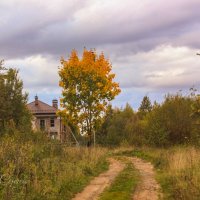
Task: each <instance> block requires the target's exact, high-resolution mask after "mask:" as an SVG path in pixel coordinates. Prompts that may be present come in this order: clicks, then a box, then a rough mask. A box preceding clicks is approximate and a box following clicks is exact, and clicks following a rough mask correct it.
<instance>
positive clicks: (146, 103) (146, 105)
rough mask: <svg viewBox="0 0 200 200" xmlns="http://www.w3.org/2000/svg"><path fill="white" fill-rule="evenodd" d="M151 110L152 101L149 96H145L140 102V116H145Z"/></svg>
mask: <svg viewBox="0 0 200 200" xmlns="http://www.w3.org/2000/svg"><path fill="white" fill-rule="evenodd" d="M151 110H152V105H151V101H150V99H149V97H148V96H144V97H143V99H142V102H141V104H140V107H139V109H138V114H139V117H140V118H143V117H144V116H145V115H146V114H147V113H148V112H150V111H151Z"/></svg>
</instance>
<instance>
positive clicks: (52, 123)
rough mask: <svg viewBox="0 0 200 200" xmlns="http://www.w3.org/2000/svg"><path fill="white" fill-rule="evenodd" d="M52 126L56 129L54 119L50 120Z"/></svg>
mask: <svg viewBox="0 0 200 200" xmlns="http://www.w3.org/2000/svg"><path fill="white" fill-rule="evenodd" d="M50 126H51V127H54V126H55V123H54V119H51V120H50Z"/></svg>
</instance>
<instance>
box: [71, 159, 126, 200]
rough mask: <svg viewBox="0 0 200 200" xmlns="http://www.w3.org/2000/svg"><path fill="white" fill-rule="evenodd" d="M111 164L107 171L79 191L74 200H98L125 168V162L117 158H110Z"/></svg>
mask: <svg viewBox="0 0 200 200" xmlns="http://www.w3.org/2000/svg"><path fill="white" fill-rule="evenodd" d="M109 161H110V166H109V170H108V171H107V172H104V173H102V174H100V175H99V176H98V177H96V178H94V179H93V180H92V181H91V182H90V184H89V185H88V186H86V187H85V189H84V190H83V191H82V192H81V193H78V194H77V195H76V196H75V198H73V200H96V199H98V196H99V195H100V194H101V193H102V192H103V191H104V189H105V188H106V187H108V186H109V185H110V184H111V183H112V182H113V180H114V179H115V177H116V176H117V175H118V174H119V172H121V171H122V170H123V169H124V166H125V165H124V164H123V163H121V162H120V161H117V160H115V159H112V158H111V159H110V160H109Z"/></svg>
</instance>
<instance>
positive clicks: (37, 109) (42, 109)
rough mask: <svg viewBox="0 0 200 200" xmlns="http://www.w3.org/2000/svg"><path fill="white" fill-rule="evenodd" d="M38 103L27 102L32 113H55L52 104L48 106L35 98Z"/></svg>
mask: <svg viewBox="0 0 200 200" xmlns="http://www.w3.org/2000/svg"><path fill="white" fill-rule="evenodd" d="M37 101H38V104H37V105H36V103H35V101H33V102H31V103H29V104H27V107H28V109H29V110H30V111H31V113H33V114H39V113H44V114H45V113H48V114H49V113H54V114H55V113H56V111H57V109H56V108H55V107H53V106H50V105H48V104H46V103H44V102H42V101H40V100H37Z"/></svg>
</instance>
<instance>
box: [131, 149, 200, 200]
mask: <svg viewBox="0 0 200 200" xmlns="http://www.w3.org/2000/svg"><path fill="white" fill-rule="evenodd" d="M129 154H131V155H135V156H139V157H142V158H144V159H146V160H149V161H151V162H153V164H154V166H155V168H156V169H157V178H158V181H159V182H160V184H161V186H162V190H163V192H164V199H170V200H171V199H177V200H199V199H200V149H198V148H195V147H172V148H170V149H152V148H143V149H140V150H134V151H132V152H131V153H130V152H129Z"/></svg>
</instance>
